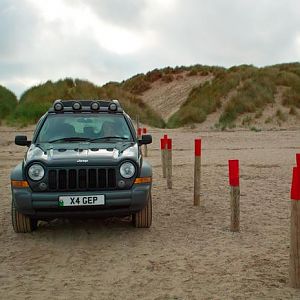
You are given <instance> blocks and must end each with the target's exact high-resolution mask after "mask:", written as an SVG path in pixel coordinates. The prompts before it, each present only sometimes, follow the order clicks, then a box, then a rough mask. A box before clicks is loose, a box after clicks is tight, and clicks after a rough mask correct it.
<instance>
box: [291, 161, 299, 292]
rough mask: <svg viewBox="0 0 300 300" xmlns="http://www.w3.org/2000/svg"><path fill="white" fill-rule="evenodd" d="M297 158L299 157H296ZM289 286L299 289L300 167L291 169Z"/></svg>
mask: <svg viewBox="0 0 300 300" xmlns="http://www.w3.org/2000/svg"><path fill="white" fill-rule="evenodd" d="M298 157H299V156H298ZM291 200H292V203H291V225H290V226H291V229H290V267H289V277H290V285H291V286H292V287H293V288H297V289H299V288H300V166H299V165H298V166H297V167H294V168H293V178H292V186H291Z"/></svg>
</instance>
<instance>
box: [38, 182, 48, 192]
mask: <svg viewBox="0 0 300 300" xmlns="http://www.w3.org/2000/svg"><path fill="white" fill-rule="evenodd" d="M39 188H40V190H41V191H45V190H46V189H47V184H46V183H45V182H41V183H40V184H39Z"/></svg>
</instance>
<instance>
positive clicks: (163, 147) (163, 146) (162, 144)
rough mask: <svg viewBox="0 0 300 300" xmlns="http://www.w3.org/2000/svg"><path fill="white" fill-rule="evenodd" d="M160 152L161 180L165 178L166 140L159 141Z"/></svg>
mask: <svg viewBox="0 0 300 300" xmlns="http://www.w3.org/2000/svg"><path fill="white" fill-rule="evenodd" d="M160 150H161V165H162V173H163V178H166V177H167V175H166V174H167V139H165V138H162V139H160Z"/></svg>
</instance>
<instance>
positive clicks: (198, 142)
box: [194, 139, 201, 206]
mask: <svg viewBox="0 0 300 300" xmlns="http://www.w3.org/2000/svg"><path fill="white" fill-rule="evenodd" d="M200 183H201V139H196V140H195V166H194V205H195V206H199V205H200Z"/></svg>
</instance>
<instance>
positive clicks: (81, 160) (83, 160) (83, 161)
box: [77, 159, 89, 163]
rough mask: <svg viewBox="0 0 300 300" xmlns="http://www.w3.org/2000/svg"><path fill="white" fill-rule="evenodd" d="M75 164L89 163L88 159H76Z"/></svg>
mask: <svg viewBox="0 0 300 300" xmlns="http://www.w3.org/2000/svg"><path fill="white" fill-rule="evenodd" d="M77 162H78V163H87V162H89V160H88V159H78V160H77Z"/></svg>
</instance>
